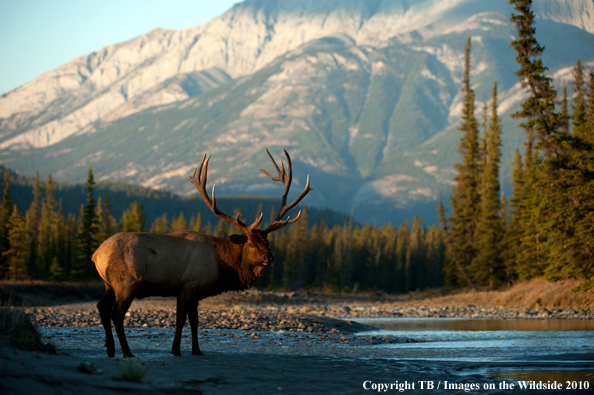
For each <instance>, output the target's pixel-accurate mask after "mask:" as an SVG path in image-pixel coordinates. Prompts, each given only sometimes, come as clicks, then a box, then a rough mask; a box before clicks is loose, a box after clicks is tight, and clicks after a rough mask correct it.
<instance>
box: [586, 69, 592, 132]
mask: <svg viewBox="0 0 594 395" xmlns="http://www.w3.org/2000/svg"><path fill="white" fill-rule="evenodd" d="M588 77H589V79H588V91H587V93H586V96H587V98H588V103H587V106H586V122H587V127H586V128H585V133H584V138H585V139H586V140H588V141H590V142H591V143H594V71H592V70H590V72H589V73H588Z"/></svg>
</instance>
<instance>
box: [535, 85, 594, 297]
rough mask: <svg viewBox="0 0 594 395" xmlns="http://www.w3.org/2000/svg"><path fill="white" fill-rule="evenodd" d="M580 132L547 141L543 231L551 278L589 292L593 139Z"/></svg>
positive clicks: (593, 257)
mask: <svg viewBox="0 0 594 395" xmlns="http://www.w3.org/2000/svg"><path fill="white" fill-rule="evenodd" d="M576 74H577V75H576ZM576 74H574V75H576V79H578V78H579V73H576ZM578 84H579V81H575V85H578ZM577 107H579V104H578V106H577ZM578 126H583V125H580V124H578ZM577 131H578V132H579V133H574V134H573V135H571V134H569V133H565V132H563V131H562V130H561V131H560V132H559V133H557V134H554V135H551V136H549V137H548V144H549V145H550V146H551V147H553V152H554V153H555V155H552V156H550V157H547V158H545V159H544V160H543V163H542V166H541V167H542V169H541V183H540V185H539V186H540V188H541V190H543V191H546V195H545V196H543V197H542V199H541V203H540V207H541V210H542V212H543V221H542V225H541V226H542V228H543V232H544V233H545V234H546V235H547V238H546V240H545V241H544V242H543V254H546V258H547V266H546V269H545V270H544V271H545V273H546V274H547V278H548V279H550V280H560V279H563V278H565V277H577V278H581V279H582V280H584V283H583V284H582V286H581V288H582V289H586V288H591V287H594V214H593V213H594V139H591V138H590V135H591V134H592V133H593V131H591V130H589V128H588V127H587V126H586V127H579V128H578V130H577Z"/></svg>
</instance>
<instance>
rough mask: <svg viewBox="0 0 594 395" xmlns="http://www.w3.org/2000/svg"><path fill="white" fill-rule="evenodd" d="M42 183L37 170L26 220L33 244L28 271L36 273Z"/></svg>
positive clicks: (30, 249)
mask: <svg viewBox="0 0 594 395" xmlns="http://www.w3.org/2000/svg"><path fill="white" fill-rule="evenodd" d="M41 204H42V197H41V183H40V181H39V171H36V172H35V180H34V181H33V200H32V201H31V205H30V206H29V210H27V214H26V221H27V231H28V232H29V236H30V241H31V245H30V248H29V251H30V253H29V263H28V272H29V273H35V271H36V270H35V269H36V262H38V260H39V259H40V258H39V241H38V240H39V226H40V224H39V223H40V220H41Z"/></svg>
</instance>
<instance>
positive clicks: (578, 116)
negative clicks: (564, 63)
mask: <svg viewBox="0 0 594 395" xmlns="http://www.w3.org/2000/svg"><path fill="white" fill-rule="evenodd" d="M573 78H574V81H573V88H574V90H575V98H574V99H573V104H572V105H571V109H572V110H573V113H572V118H573V120H572V125H573V133H574V134H575V135H576V136H580V137H584V136H586V134H587V133H586V130H585V128H586V127H587V124H588V120H587V118H586V98H585V96H586V93H585V88H584V69H583V67H582V62H581V61H580V60H578V61H577V64H576V66H575V68H574V69H573ZM564 92H565V91H564Z"/></svg>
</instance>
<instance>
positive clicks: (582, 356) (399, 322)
mask: <svg viewBox="0 0 594 395" xmlns="http://www.w3.org/2000/svg"><path fill="white" fill-rule="evenodd" d="M351 320H353V319H351ZM353 321H357V322H360V323H363V324H366V325H369V326H374V327H376V328H378V329H377V330H372V331H369V332H361V333H358V334H357V335H356V336H358V337H370V336H382V337H383V336H395V337H405V338H412V339H415V340H420V341H421V342H415V343H395V344H378V345H361V346H357V347H355V346H354V345H352V344H335V343H333V342H331V341H323V340H321V339H320V337H319V336H318V335H311V334H304V333H292V332H259V333H258V336H259V339H253V338H251V337H250V336H249V335H250V334H251V332H250V333H247V332H245V331H241V330H231V329H229V330H205V331H200V333H199V341H200V348H201V350H202V351H203V352H208V351H217V352H231V353H248V352H249V353H253V352H256V353H268V354H279V355H283V354H292V355H295V354H301V355H316V356H325V357H334V358H344V357H354V358H389V359H404V360H435V361H466V362H489V361H490V362H494V361H533V362H536V361H546V362H549V363H550V362H555V361H563V363H564V364H567V363H577V362H584V361H589V360H590V361H591V360H592V359H593V353H594V330H592V329H590V328H591V327H592V326H593V324H594V322H591V321H585V320H565V321H563V320H555V321H553V320H550V321H544V320H538V321H537V320H533V321H527V320H468V319H446V318H416V319H411V318H390V319H356V320H353ZM382 328H383V329H382ZM42 331H43V335H45V336H48V337H49V339H51V341H52V342H53V343H54V344H56V346H58V348H60V349H61V350H62V351H64V352H66V353H68V354H71V355H76V356H82V357H90V358H96V357H104V356H105V347H104V342H105V334H104V331H103V328H102V327H100V326H96V327H92V328H53V327H44V328H42ZM183 333H184V335H183V338H182V354H184V355H189V354H190V353H191V342H190V336H189V335H190V330H189V327H188V326H186V327H185V328H184V332H183ZM114 335H115V331H114ZM173 335H174V329H171V328H127V329H126V336H127V338H128V342H129V344H130V348H131V349H132V352H133V353H134V354H135V355H136V356H139V357H145V358H161V357H166V356H167V357H169V356H170V355H171V354H169V352H170V350H171V344H172V342H173ZM347 337H348V336H347ZM366 344H367V343H366ZM118 346H119V343H118V341H117V337H116V350H117V352H118V353H119V347H118ZM116 355H117V354H116Z"/></svg>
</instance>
